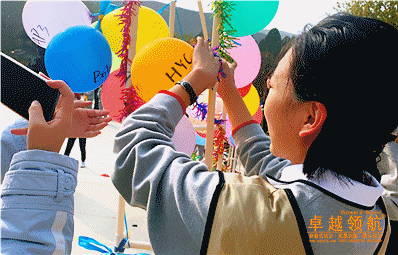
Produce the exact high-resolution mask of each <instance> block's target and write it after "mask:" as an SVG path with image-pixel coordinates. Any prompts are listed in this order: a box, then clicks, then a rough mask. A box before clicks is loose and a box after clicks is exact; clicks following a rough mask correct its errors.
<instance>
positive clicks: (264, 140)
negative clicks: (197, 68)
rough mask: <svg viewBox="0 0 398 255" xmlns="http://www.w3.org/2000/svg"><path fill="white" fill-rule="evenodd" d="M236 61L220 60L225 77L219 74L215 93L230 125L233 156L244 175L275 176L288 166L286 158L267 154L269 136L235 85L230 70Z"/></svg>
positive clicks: (268, 151) (288, 162)
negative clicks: (233, 149) (252, 114)
mask: <svg viewBox="0 0 398 255" xmlns="http://www.w3.org/2000/svg"><path fill="white" fill-rule="evenodd" d="M235 68H236V63H234V64H229V63H227V62H226V61H225V60H224V61H223V70H224V73H225V74H226V77H225V78H223V77H220V83H219V85H218V89H217V92H218V94H219V95H220V96H221V98H222V99H223V102H224V105H225V108H226V109H227V113H228V116H229V119H230V121H231V124H232V129H233V131H232V135H233V138H234V141H235V142H236V148H237V155H238V158H239V160H240V161H241V163H242V165H243V166H244V169H245V175H247V176H252V175H260V176H262V177H263V178H265V176H266V175H271V176H273V177H275V178H279V177H280V175H281V170H282V169H283V168H284V167H286V166H288V165H291V163H290V161H289V160H286V159H282V158H277V157H275V156H273V155H272V154H271V153H270V150H269V146H270V144H271V140H270V138H269V137H268V136H267V135H265V134H264V131H263V130H262V128H261V127H260V125H259V124H257V123H256V122H255V121H254V120H253V117H252V116H251V115H250V112H249V110H248V109H247V107H246V104H245V103H244V101H243V99H242V97H241V95H240V93H239V91H238V89H237V87H236V86H235V80H234V71H235Z"/></svg>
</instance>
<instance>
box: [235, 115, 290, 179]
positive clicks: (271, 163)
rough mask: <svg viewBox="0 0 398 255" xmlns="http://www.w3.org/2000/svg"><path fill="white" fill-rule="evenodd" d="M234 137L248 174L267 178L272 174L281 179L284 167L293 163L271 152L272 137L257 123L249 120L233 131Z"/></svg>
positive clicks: (240, 158) (239, 155)
mask: <svg viewBox="0 0 398 255" xmlns="http://www.w3.org/2000/svg"><path fill="white" fill-rule="evenodd" d="M233 139H234V141H235V142H236V151H237V155H238V158H239V160H240V162H241V163H242V165H243V167H244V169H245V175H247V176H253V175H259V176H261V177H263V178H266V176H267V175H270V176H272V177H274V178H277V179H279V178H280V177H281V174H282V169H283V168H285V167H287V166H289V165H291V162H290V160H287V159H283V158H278V157H275V156H274V155H272V154H271V152H270V145H271V139H270V137H269V136H267V135H265V133H264V131H263V130H262V128H261V126H260V125H259V124H257V123H252V122H247V123H243V124H242V125H241V126H238V127H237V128H235V130H234V131H233Z"/></svg>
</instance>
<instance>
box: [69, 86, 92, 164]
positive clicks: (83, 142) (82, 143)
mask: <svg viewBox="0 0 398 255" xmlns="http://www.w3.org/2000/svg"><path fill="white" fill-rule="evenodd" d="M82 95H83V97H82ZM75 100H81V101H83V102H85V101H87V96H86V94H79V93H75ZM75 141H76V138H75V137H72V138H68V143H67V144H66V149H65V153H64V154H65V155H66V156H69V155H70V152H71V151H72V148H73V144H74V143H75ZM86 141H87V139H86V138H84V137H79V148H80V154H81V162H80V167H83V168H84V167H86V164H85V161H86Z"/></svg>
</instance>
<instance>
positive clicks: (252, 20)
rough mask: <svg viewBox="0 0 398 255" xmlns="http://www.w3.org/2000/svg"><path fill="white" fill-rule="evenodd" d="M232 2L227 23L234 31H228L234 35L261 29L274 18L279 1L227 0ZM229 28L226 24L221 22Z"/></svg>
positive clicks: (244, 34) (249, 33)
mask: <svg viewBox="0 0 398 255" xmlns="http://www.w3.org/2000/svg"><path fill="white" fill-rule="evenodd" d="M228 2H232V3H233V4H234V6H232V8H233V10H231V11H230V13H229V14H230V15H231V17H230V18H231V20H230V21H229V23H230V24H231V26H232V28H233V29H234V30H236V32H232V33H230V34H231V36H234V37H242V36H247V35H253V34H255V33H258V32H260V31H261V30H263V29H264V28H265V27H266V26H267V25H268V24H269V23H270V22H271V20H272V19H273V18H274V16H275V14H276V11H277V10H278V6H279V1H228ZM223 25H224V27H225V28H227V30H228V29H230V26H229V25H228V24H223Z"/></svg>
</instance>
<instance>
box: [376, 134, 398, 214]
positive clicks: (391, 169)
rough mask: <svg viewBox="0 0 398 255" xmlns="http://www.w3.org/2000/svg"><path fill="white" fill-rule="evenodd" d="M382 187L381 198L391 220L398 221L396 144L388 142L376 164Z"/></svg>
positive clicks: (397, 158)
mask: <svg viewBox="0 0 398 255" xmlns="http://www.w3.org/2000/svg"><path fill="white" fill-rule="evenodd" d="M377 167H378V169H379V172H380V175H381V181H380V184H381V185H382V186H383V188H384V193H383V198H384V201H385V203H386V207H387V211H388V214H389V216H390V219H391V220H394V221H398V144H397V143H395V142H390V143H388V144H387V145H386V146H385V147H384V149H383V151H382V152H381V153H380V161H379V162H378V164H377Z"/></svg>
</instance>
